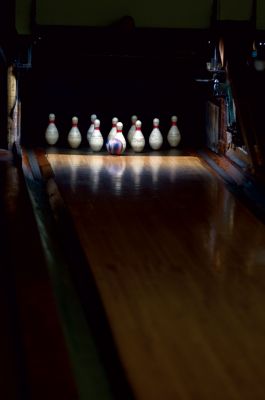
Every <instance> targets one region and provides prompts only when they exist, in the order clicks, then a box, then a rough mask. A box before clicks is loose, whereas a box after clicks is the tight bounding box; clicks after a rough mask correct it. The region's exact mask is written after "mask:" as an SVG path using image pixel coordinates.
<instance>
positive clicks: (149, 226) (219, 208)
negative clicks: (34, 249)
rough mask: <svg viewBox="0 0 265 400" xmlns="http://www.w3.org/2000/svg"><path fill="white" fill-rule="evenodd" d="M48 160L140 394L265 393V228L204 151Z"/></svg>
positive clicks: (201, 398)
mask: <svg viewBox="0 0 265 400" xmlns="http://www.w3.org/2000/svg"><path fill="white" fill-rule="evenodd" d="M47 157H48V161H49V163H50V164H51V167H52V169H53V172H54V174H55V175H54V176H55V181H56V184H57V186H58V188H59V191H60V193H61V195H62V197H63V200H64V202H65V204H66V206H67V208H68V210H69V211H70V214H71V216H72V218H73V221H74V225H75V228H76V231H77V233H78V237H79V240H80V242H81V244H82V246H83V248H84V251H85V254H86V257H87V260H88V265H89V268H91V271H92V273H93V275H94V277H95V280H96V284H97V287H98V289H99V292H100V296H101V298H102V301H103V304H104V307H105V310H106V314H107V317H108V321H109V323H110V326H111V329H112V332H113V335H114V339H115V341H116V343H117V347H118V351H119V355H120V358H121V361H122V364H123V366H124V368H125V371H126V374H127V376H128V380H129V382H130V384H131V386H132V389H133V392H134V395H135V398H136V399H138V400H147V399H151V400H161V399H165V400H171V399H172V400H173V399H174V400H175V399H176V400H190V399H192V400H193V399H194V400H208V399H209V400H213V399H215V400H219V399H220V400H224V399H226V400H230V399H231V400H232V399H233V400H245V399H248V400H258V399H264V393H265V368H264V365H265V313H264V308H265V227H264V225H263V224H262V223H261V222H260V221H259V220H258V219H256V217H254V216H253V215H252V214H251V213H250V211H248V210H247V209H246V208H245V207H244V206H243V205H242V204H241V203H240V202H239V201H238V200H237V199H235V198H234V197H233V195H232V194H231V193H230V192H229V191H228V190H227V189H226V187H225V186H224V184H223V182H222V181H221V180H220V179H219V178H218V177H217V176H216V175H215V174H214V173H213V172H211V170H210V169H209V167H206V164H204V162H203V161H202V160H201V159H200V158H199V157H196V156H181V155H179V154H178V153H177V152H176V153H174V152H172V151H171V152H168V153H167V154H159V153H152V154H146V155H126V156H121V157H115V156H110V155H105V154H103V155H86V154H83V155H78V154H56V153H52V152H49V154H48V155H47ZM76 268H78V265H76Z"/></svg>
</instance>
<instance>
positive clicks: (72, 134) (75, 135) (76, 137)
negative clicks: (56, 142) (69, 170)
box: [68, 117, 82, 149]
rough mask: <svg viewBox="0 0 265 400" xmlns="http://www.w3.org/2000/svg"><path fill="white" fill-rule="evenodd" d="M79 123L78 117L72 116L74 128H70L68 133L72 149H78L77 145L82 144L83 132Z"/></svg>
mask: <svg viewBox="0 0 265 400" xmlns="http://www.w3.org/2000/svg"><path fill="white" fill-rule="evenodd" d="M77 124H78V118H77V117H73V118H72V128H71V129H70V131H69V133H68V143H69V145H70V147H72V149H77V147H79V146H80V143H81V141H82V137H81V133H80V131H79V129H78V127H77Z"/></svg>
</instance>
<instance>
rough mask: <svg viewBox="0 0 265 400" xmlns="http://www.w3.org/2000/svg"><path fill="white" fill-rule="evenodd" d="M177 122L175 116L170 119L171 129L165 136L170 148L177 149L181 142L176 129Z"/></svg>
mask: <svg viewBox="0 0 265 400" xmlns="http://www.w3.org/2000/svg"><path fill="white" fill-rule="evenodd" d="M177 120H178V118H177V117H176V116H175V115H174V116H173V117H171V127H170V129H169V131H168V134H167V140H168V143H169V144H170V146H171V147H177V146H178V144H179V142H180V140H181V136H180V131H179V128H178V127H177Z"/></svg>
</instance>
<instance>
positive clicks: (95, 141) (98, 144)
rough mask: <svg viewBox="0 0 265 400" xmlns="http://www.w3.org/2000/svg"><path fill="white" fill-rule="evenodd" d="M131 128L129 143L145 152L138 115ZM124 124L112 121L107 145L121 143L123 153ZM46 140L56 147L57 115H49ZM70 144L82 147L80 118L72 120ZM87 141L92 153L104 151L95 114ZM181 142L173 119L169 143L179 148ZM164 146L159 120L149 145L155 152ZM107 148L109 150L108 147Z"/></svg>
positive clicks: (124, 145) (133, 117) (169, 132)
mask: <svg viewBox="0 0 265 400" xmlns="http://www.w3.org/2000/svg"><path fill="white" fill-rule="evenodd" d="M131 123H132V125H131V128H130V129H129V132H128V134H127V141H128V142H129V144H130V146H131V147H132V149H133V150H134V151H135V152H141V151H143V149H144V147H145V137H144V135H143V133H142V123H141V121H139V120H138V118H137V116H136V115H133V116H132V117H131ZM122 130H123V124H122V122H119V121H118V118H116V117H114V118H113V119H112V128H111V130H110V132H109V134H108V138H107V143H108V144H113V145H114V146H115V141H116V142H117V141H118V142H121V143H122V146H121V152H122V153H123V152H124V151H125V149H126V139H125V137H124V135H123V132H122ZM45 138H46V141H47V143H48V144H50V145H54V144H56V142H57V141H58V139H59V132H58V129H57V127H56V125H55V115H54V114H50V115H49V125H48V127H47V129H46V132H45ZM67 139H68V143H69V146H70V147H72V148H73V149H76V148H78V147H79V146H80V144H81V141H82V136H81V133H80V131H79V129H78V118H77V117H73V118H72V128H71V129H70V131H69V133H68V138H67ZM87 140H88V143H89V145H90V147H91V149H92V151H95V152H98V151H100V150H101V149H102V147H103V144H104V139H103V136H102V134H101V132H100V121H99V119H97V116H96V115H95V114H92V115H91V125H90V127H89V129H88V131H87ZM180 140H181V135H180V131H179V129H178V127H177V117H176V116H172V117H171V127H170V129H169V131H168V134H167V141H168V143H169V145H170V146H171V147H177V146H178V144H179V142H180ZM162 144H163V136H162V134H161V131H160V129H159V119H158V118H155V119H154V120H153V129H152V132H151V133H150V135H149V145H150V147H151V148H152V149H153V150H158V149H160V148H161V146H162ZM107 148H109V147H108V146H107Z"/></svg>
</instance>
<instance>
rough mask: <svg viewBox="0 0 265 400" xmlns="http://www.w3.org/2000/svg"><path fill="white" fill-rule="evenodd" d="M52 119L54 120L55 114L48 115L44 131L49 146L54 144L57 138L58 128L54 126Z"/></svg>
mask: <svg viewBox="0 0 265 400" xmlns="http://www.w3.org/2000/svg"><path fill="white" fill-rule="evenodd" d="M54 121H55V115H54V114H50V115H49V125H48V127H47V129H46V132H45V139H46V141H47V143H48V144H50V145H51V146H52V145H54V144H55V143H56V142H57V140H58V139H59V133H58V129H57V128H56V125H55V122H54Z"/></svg>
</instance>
